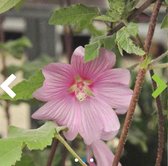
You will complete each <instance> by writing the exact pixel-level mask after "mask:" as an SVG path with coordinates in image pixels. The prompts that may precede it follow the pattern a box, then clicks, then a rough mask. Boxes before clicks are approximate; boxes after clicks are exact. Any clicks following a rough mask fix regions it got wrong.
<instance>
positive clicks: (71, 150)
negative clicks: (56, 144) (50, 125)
mask: <svg viewBox="0 0 168 166" xmlns="http://www.w3.org/2000/svg"><path fill="white" fill-rule="evenodd" d="M56 139H58V140H59V141H60V142H61V143H62V144H63V145H64V146H65V147H66V149H67V150H68V151H69V152H70V153H71V154H72V155H73V156H74V157H75V158H77V159H78V161H79V163H80V164H81V165H82V166H87V165H86V164H85V163H84V162H83V161H82V159H81V158H80V157H79V156H78V155H77V154H76V152H75V151H74V150H73V149H72V148H71V147H70V146H69V144H68V143H67V142H66V141H65V139H64V138H63V137H62V136H61V135H60V134H58V135H56Z"/></svg>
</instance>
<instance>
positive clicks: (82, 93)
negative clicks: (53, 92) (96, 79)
mask: <svg viewBox="0 0 168 166" xmlns="http://www.w3.org/2000/svg"><path fill="white" fill-rule="evenodd" d="M91 83H92V81H91V80H84V79H82V78H81V77H80V76H77V77H76V78H75V82H74V84H73V85H72V86H71V87H70V88H69V92H70V93H74V95H75V97H76V99H77V100H78V101H84V100H85V99H86V98H87V97H88V96H93V93H92V90H91V89H90V87H89V86H90V85H91Z"/></svg>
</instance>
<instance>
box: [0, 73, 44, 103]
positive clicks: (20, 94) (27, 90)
mask: <svg viewBox="0 0 168 166" xmlns="http://www.w3.org/2000/svg"><path fill="white" fill-rule="evenodd" d="M43 81H44V76H43V74H42V72H41V71H37V72H36V73H35V74H34V75H32V76H31V77H30V78H29V79H28V80H23V81H22V82H20V83H18V84H17V85H16V86H14V87H13V88H12V90H13V91H14V92H15V93H16V97H14V98H13V99H12V98H10V97H9V96H8V95H7V94H4V95H2V96H1V97H0V99H4V100H12V101H17V100H30V99H32V98H33V96H32V94H33V92H34V91H35V90H37V89H38V88H40V87H41V86H42V85H43Z"/></svg>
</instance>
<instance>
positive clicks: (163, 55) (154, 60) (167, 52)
mask: <svg viewBox="0 0 168 166" xmlns="http://www.w3.org/2000/svg"><path fill="white" fill-rule="evenodd" d="M166 56H168V50H167V51H166V52H165V53H163V54H162V55H160V56H159V57H158V58H156V59H153V60H152V62H151V64H155V63H157V62H159V61H160V60H162V59H163V58H164V57H166Z"/></svg>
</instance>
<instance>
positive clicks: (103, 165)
mask: <svg viewBox="0 0 168 166" xmlns="http://www.w3.org/2000/svg"><path fill="white" fill-rule="evenodd" d="M91 147H92V149H93V154H94V156H95V158H96V161H97V166H112V163H113V159H114V155H113V153H112V152H111V150H110V149H109V148H108V146H107V145H106V144H105V143H104V142H103V141H101V140H97V141H95V142H93V143H92V145H91ZM118 166H121V164H118Z"/></svg>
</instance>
